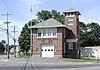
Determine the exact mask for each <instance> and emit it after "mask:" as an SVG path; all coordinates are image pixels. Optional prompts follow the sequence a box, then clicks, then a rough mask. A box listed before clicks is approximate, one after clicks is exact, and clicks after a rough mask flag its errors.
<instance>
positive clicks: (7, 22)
mask: <svg viewBox="0 0 100 70" xmlns="http://www.w3.org/2000/svg"><path fill="white" fill-rule="evenodd" d="M10 15H12V14H8V13H7V14H2V16H7V21H6V22H4V23H6V24H7V44H8V45H7V46H8V49H7V50H8V59H9V53H10V50H9V23H11V22H9V21H8V16H10Z"/></svg>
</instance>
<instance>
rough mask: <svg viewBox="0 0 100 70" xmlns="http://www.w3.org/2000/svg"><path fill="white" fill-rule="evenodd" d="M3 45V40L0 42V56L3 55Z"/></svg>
mask: <svg viewBox="0 0 100 70" xmlns="http://www.w3.org/2000/svg"><path fill="white" fill-rule="evenodd" d="M4 43H5V40H2V41H1V42H0V54H3V53H4V51H5V48H4Z"/></svg>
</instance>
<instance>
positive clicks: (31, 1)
mask: <svg viewBox="0 0 100 70" xmlns="http://www.w3.org/2000/svg"><path fill="white" fill-rule="evenodd" d="M31 15H32V1H31V8H30V16H31ZM30 24H31V25H30V26H32V20H31V21H30ZM31 54H32V29H30V57H31Z"/></svg>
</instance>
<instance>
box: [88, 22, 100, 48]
mask: <svg viewBox="0 0 100 70" xmlns="http://www.w3.org/2000/svg"><path fill="white" fill-rule="evenodd" d="M87 29H88V30H87V31H88V33H87V35H88V39H89V41H88V43H89V45H94V46H95V45H100V26H99V24H97V23H94V22H92V23H89V24H87Z"/></svg>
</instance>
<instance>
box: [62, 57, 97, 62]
mask: <svg viewBox="0 0 100 70" xmlns="http://www.w3.org/2000/svg"><path fill="white" fill-rule="evenodd" d="M64 60H65V61H68V62H97V60H93V59H73V58H64Z"/></svg>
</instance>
